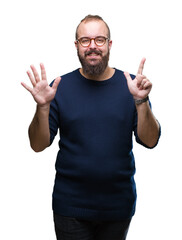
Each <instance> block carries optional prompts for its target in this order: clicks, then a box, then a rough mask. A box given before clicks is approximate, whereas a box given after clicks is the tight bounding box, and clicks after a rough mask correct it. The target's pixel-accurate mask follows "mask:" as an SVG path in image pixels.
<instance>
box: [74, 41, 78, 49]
mask: <svg viewBox="0 0 182 240" xmlns="http://www.w3.org/2000/svg"><path fill="white" fill-rule="evenodd" d="M75 47H76V49H78V42H77V41H75Z"/></svg>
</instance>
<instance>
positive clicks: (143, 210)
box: [0, 0, 182, 240]
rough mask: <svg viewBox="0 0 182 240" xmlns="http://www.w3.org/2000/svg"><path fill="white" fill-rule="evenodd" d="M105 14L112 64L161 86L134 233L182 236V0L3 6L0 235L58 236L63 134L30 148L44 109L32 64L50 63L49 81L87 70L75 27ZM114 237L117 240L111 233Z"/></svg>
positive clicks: (140, 156)
mask: <svg viewBox="0 0 182 240" xmlns="http://www.w3.org/2000/svg"><path fill="white" fill-rule="evenodd" d="M88 14H99V15H101V16H102V17H103V18H104V20H105V21H106V22H107V23H108V25H109V26H110V29H111V38H112V40H113V46H112V49H111V56H110V66H111V67H116V68H119V69H121V70H125V71H129V72H130V73H132V74H136V73H137V69H138V66H139V63H140V61H141V59H142V57H146V63H145V68H144V74H145V75H146V76H147V77H148V78H149V79H150V80H151V82H152V83H153V88H152V92H151V94H150V99H151V102H152V106H153V112H154V114H155V116H156V118H157V119H158V120H159V122H160V123H161V126H162V136H161V140H160V142H159V145H158V146H157V147H156V148H155V149H153V150H147V149H145V148H143V147H141V146H139V145H138V144H136V143H135V142H134V153H135V158H136V169H137V171H136V175H135V180H136V184H137V193H138V198H137V208H136V214H135V216H134V218H133V220H132V223H131V226H130V230H129V233H128V238H127V239H128V240H136V239H140V240H146V239H147V240H154V239H155V240H161V239H165V240H168V239H169V240H171V239H175V240H180V239H182V232H181V214H182V194H181V192H182V188H181V183H182V175H181V168H182V157H181V122H182V114H181V88H182V83H181V81H182V79H181V56H182V47H181V42H182V34H181V22H182V15H181V3H180V1H179V0H173V1H168V0H152V1H148V0H138V1H137V0H125V1H124V0H121V1H114V0H113V1H105V0H99V1H98V0H91V1H82V0H76V1H69V0H67V1H61V0H51V1H47V0H31V1H30V0H16V1H13V0H7V1H1V3H0V35H1V37H0V83H1V87H0V89H1V90H0V106H1V107H0V121H1V122H0V123H1V124H0V136H1V138H0V141H1V143H0V148H1V150H0V155H1V156H0V239H3V240H10V239H18V240H25V239H26V240H32V239H33V240H41V239H44V240H55V234H54V225H53V219H52V208H51V204H52V188H53V184H54V176H55V159H56V154H57V151H58V138H56V139H55V141H54V143H53V145H52V146H51V147H50V148H49V149H46V150H45V151H44V152H41V153H35V152H33V151H32V150H31V148H30V146H29V140H28V133H27V129H28V126H29V124H30V121H31V120H32V117H33V115H34V112H35V108H36V104H35V102H34V100H33V98H32V96H31V95H30V94H29V93H28V92H27V91H26V90H25V89H24V88H23V87H22V86H21V84H20V82H21V81H24V82H26V83H27V84H29V85H31V84H30V82H29V79H28V77H27V75H26V71H27V70H28V69H30V67H29V66H30V64H34V65H35V66H36V67H37V69H39V70H40V68H39V64H40V63H41V62H43V63H44V64H45V67H46V70H47V77H48V81H49V83H50V82H51V81H52V80H53V79H54V78H56V77H57V76H60V75H63V74H65V73H67V72H69V71H72V70H74V69H76V68H79V67H80V63H79V61H78V59H77V54H76V50H75V46H74V40H75V29H76V27H77V25H78V23H79V22H80V20H81V19H82V18H84V17H85V16H86V15H88ZM111 240H112V239H111Z"/></svg>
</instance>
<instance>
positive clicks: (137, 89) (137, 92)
mask: <svg viewBox="0 0 182 240" xmlns="http://www.w3.org/2000/svg"><path fill="white" fill-rule="evenodd" d="M145 61H146V59H145V58H143V59H142V61H141V63H140V65H139V68H138V73H137V75H136V78H135V79H134V80H132V78H131V76H130V74H129V73H128V72H124V75H125V77H126V79H127V83H128V88H129V91H130V93H131V94H132V95H133V98H134V99H135V100H141V99H144V98H146V97H147V96H148V95H149V93H150V91H151V89H152V83H151V82H150V81H149V80H148V79H147V77H146V76H144V75H143V68H144V63H145Z"/></svg>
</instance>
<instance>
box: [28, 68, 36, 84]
mask: <svg viewBox="0 0 182 240" xmlns="http://www.w3.org/2000/svg"><path fill="white" fill-rule="evenodd" d="M27 75H28V77H29V79H30V81H31V83H32V85H33V86H35V85H36V82H35V79H34V78H33V76H32V74H31V72H30V71H27Z"/></svg>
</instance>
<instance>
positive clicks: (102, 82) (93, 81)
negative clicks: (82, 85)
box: [77, 68, 117, 86]
mask: <svg viewBox="0 0 182 240" xmlns="http://www.w3.org/2000/svg"><path fill="white" fill-rule="evenodd" d="M113 69H114V70H115V71H114V74H113V75H112V77H110V78H108V79H106V80H102V81H98V80H92V79H89V78H86V77H84V76H83V75H82V74H81V73H80V68H78V69H77V74H78V75H79V77H80V78H81V79H82V80H84V81H87V82H88V83H90V84H93V85H98V86H100V85H106V84H109V83H111V82H114V80H115V79H116V77H115V76H116V72H117V69H116V68H113Z"/></svg>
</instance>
